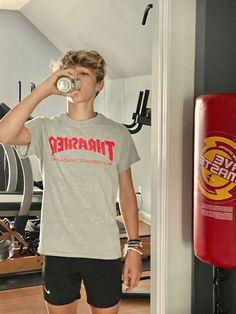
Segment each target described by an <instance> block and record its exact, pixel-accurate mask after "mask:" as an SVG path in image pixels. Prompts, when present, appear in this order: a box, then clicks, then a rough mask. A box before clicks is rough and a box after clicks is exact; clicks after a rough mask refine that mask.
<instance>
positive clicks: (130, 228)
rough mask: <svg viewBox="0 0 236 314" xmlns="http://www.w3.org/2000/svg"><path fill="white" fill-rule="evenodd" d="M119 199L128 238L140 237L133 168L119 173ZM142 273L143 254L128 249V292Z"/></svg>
mask: <svg viewBox="0 0 236 314" xmlns="http://www.w3.org/2000/svg"><path fill="white" fill-rule="evenodd" d="M119 200H120V207H121V215H122V218H123V221H124V225H125V229H126V232H127V236H128V240H132V239H139V217H138V206H137V199H136V194H135V191H134V187H133V181H132V173H131V168H128V169H127V170H125V171H123V172H121V173H120V174H119ZM141 274H142V259H141V255H140V254H139V253H138V252H136V251H133V250H128V252H127V255H126V257H125V265H124V283H125V284H126V285H127V286H128V288H127V289H126V290H125V291H126V292H128V291H130V290H131V289H133V288H134V287H135V286H137V285H138V282H139V279H140V276H141Z"/></svg>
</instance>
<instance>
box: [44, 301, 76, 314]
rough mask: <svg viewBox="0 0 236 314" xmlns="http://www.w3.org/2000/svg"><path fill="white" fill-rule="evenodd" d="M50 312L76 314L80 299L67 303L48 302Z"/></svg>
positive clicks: (53, 313) (54, 313)
mask: <svg viewBox="0 0 236 314" xmlns="http://www.w3.org/2000/svg"><path fill="white" fill-rule="evenodd" d="M45 303H46V308H47V311H48V314H76V308H77V303H78V300H75V301H74V302H72V303H70V304H65V305H53V304H50V303H48V302H46V301H45Z"/></svg>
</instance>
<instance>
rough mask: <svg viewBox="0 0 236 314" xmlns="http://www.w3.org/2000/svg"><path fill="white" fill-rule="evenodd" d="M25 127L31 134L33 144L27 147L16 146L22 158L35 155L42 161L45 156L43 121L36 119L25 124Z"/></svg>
mask: <svg viewBox="0 0 236 314" xmlns="http://www.w3.org/2000/svg"><path fill="white" fill-rule="evenodd" d="M25 127H26V128H27V129H28V130H29V132H30V134H31V142H30V143H29V144H27V145H16V146H15V147H16V150H17V152H18V154H19V155H20V156H21V157H23V158H24V157H28V156H31V155H35V156H36V157H37V158H39V159H42V156H43V119H42V118H40V117H37V118H34V119H32V120H30V121H28V122H26V123H25Z"/></svg>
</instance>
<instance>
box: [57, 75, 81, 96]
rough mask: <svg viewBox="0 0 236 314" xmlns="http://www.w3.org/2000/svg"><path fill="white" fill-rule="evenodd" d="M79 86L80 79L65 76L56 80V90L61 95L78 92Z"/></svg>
mask: <svg viewBox="0 0 236 314" xmlns="http://www.w3.org/2000/svg"><path fill="white" fill-rule="evenodd" d="M80 85H81V81H80V79H71V78H69V77H67V76H63V77H60V78H59V79H58V80H57V89H58V91H59V92H61V93H70V92H73V91H75V90H79V88H80Z"/></svg>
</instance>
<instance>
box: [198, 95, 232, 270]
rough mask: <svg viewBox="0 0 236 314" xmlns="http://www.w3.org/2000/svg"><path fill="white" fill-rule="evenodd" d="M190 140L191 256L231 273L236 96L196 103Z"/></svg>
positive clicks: (211, 97)
mask: <svg viewBox="0 0 236 314" xmlns="http://www.w3.org/2000/svg"><path fill="white" fill-rule="evenodd" d="M194 137H195V139H194V252H195V255H196V256H197V257H198V258H199V259H200V260H202V261H203V262H205V263H208V264H211V265H215V266H217V267H222V268H236V94H215V95H204V96H200V97H198V98H197V99H196V107H195V131H194Z"/></svg>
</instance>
